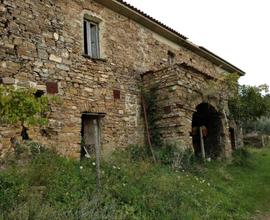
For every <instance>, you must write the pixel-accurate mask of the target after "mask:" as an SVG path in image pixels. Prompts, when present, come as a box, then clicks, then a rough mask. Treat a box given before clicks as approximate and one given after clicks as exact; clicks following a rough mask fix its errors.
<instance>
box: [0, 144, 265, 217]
mask: <svg viewBox="0 0 270 220" xmlns="http://www.w3.org/2000/svg"><path fill="white" fill-rule="evenodd" d="M23 154H24V153H22V154H20V155H17V158H13V159H12V158H9V159H6V160H5V161H2V171H1V172H0V219H5V220H6V219H20V220H23V219H117V220H118V219H120V220H121V219H162V220H163V219H237V220H240V219H249V217H250V216H252V215H254V214H255V213H258V211H265V210H267V209H269V208H270V207H269V206H270V205H269V204H270V187H269V186H270V149H263V150H256V149H249V150H248V151H247V150H238V151H236V153H235V155H234V160H233V162H232V163H231V164H227V163H225V162H222V161H220V162H213V161H212V162H205V163H202V162H194V161H193V162H192V163H191V164H189V166H187V167H185V168H186V169H183V167H184V166H182V168H180V167H178V168H174V169H173V168H172V166H171V165H170V164H169V163H168V164H167V165H166V164H164V163H161V162H160V163H157V164H153V163H152V162H150V161H149V160H148V158H147V157H143V156H142V155H136V152H134V150H133V151H132V150H128V151H121V152H119V151H117V152H115V153H114V154H113V155H112V156H110V159H107V160H106V161H102V170H101V173H102V179H101V184H102V187H101V190H100V191H99V192H98V191H97V190H96V175H95V162H94V161H93V160H85V161H82V162H79V161H74V160H69V159H66V158H64V157H61V156H59V155H57V154H56V153H55V152H51V151H47V150H40V149H38V151H33V149H32V154H31V156H30V159H23V158H27V157H29V155H27V156H25V155H23ZM28 154H29V153H28Z"/></svg>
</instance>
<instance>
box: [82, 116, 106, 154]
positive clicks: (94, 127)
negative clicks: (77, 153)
mask: <svg viewBox="0 0 270 220" xmlns="http://www.w3.org/2000/svg"><path fill="white" fill-rule="evenodd" d="M101 117H102V115H100V114H93V113H84V114H82V129H81V135H82V143H81V159H82V158H84V157H94V156H95V153H96V150H97V149H98V151H100V119H101Z"/></svg>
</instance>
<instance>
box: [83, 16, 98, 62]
mask: <svg viewBox="0 0 270 220" xmlns="http://www.w3.org/2000/svg"><path fill="white" fill-rule="evenodd" d="M83 31H84V53H85V54H86V55H88V56H90V57H92V58H100V53H99V28H98V23H95V22H92V21H89V20H86V19H84V21H83Z"/></svg>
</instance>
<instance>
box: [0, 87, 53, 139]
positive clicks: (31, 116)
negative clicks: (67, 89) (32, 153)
mask: <svg viewBox="0 0 270 220" xmlns="http://www.w3.org/2000/svg"><path fill="white" fill-rule="evenodd" d="M55 101H56V98H55V97H54V98H53V97H49V96H46V95H41V94H40V96H38V93H37V91H36V90H35V89H33V88H17V89H16V88H15V87H14V86H2V85H0V123H4V124H17V123H20V125H21V127H22V135H23V133H25V134H24V135H25V137H23V138H24V139H28V138H29V137H28V134H27V130H28V127H29V126H31V125H46V124H47V122H48V114H49V112H50V105H49V104H50V103H53V102H55Z"/></svg>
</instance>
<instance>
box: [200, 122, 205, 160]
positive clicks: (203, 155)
mask: <svg viewBox="0 0 270 220" xmlns="http://www.w3.org/2000/svg"><path fill="white" fill-rule="evenodd" d="M199 130H200V145H201V152H202V158H203V159H205V148H204V141H203V131H202V127H200V128H199Z"/></svg>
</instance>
